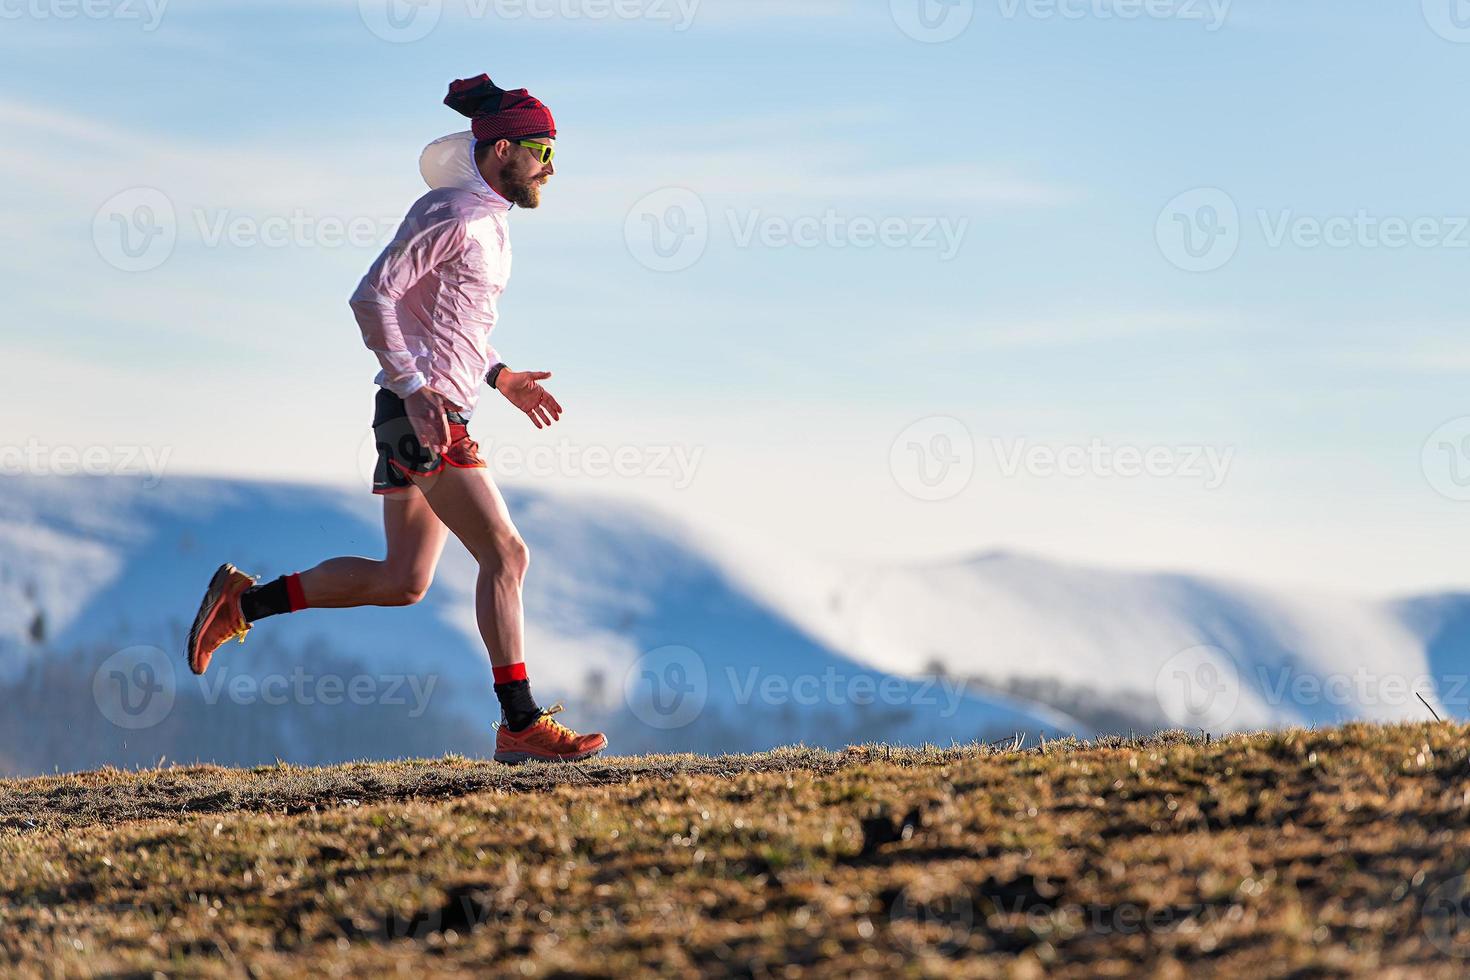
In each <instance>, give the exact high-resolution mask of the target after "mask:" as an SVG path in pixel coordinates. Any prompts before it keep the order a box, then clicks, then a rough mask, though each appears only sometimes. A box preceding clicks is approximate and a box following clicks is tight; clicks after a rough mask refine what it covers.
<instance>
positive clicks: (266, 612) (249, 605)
mask: <svg viewBox="0 0 1470 980" xmlns="http://www.w3.org/2000/svg"><path fill="white" fill-rule="evenodd" d="M240 611H241V612H243V613H244V614H245V622H247V623H253V622H255V621H256V620H257V619H264V618H265V617H267V616H277V615H280V614H281V613H288V612H290V611H291V596H290V594H289V593H288V592H287V591H286V576H284V575H282V576H281V577H280V578H278V579H276V580H275V581H274V582H267V583H265V584H264V585H254V586H251V587H250V588H248V589H246V590H245V591H244V592H242V593H240Z"/></svg>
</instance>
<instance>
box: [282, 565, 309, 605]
mask: <svg viewBox="0 0 1470 980" xmlns="http://www.w3.org/2000/svg"><path fill="white" fill-rule="evenodd" d="M286 599H287V600H288V601H289V602H290V603H291V611H292V612H300V611H301V610H303V609H305V608H307V605H306V593H305V592H304V591H302V588H301V573H299V572H295V573H292V574H290V575H287V576H286Z"/></svg>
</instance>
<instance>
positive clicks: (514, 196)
mask: <svg viewBox="0 0 1470 980" xmlns="http://www.w3.org/2000/svg"><path fill="white" fill-rule="evenodd" d="M554 172H555V171H554V170H553V168H552V166H551V164H549V163H546V164H543V163H541V162H540V161H539V160H537V159H536V157H535V155H534V154H533V153H532V152H531V151H530V150H528V149H526V148H525V147H515V148H514V149H513V151H512V152H511V157H510V159H509V160H508V161H506V164H505V168H504V169H503V170H501V172H500V179H501V181H502V182H503V183H504V184H505V192H506V193H505V196H506V199H507V200H509V201H510V202H511V203H512V204H514V205H516V206H517V207H522V208H535V207H539V206H540V205H541V188H542V186H543V185H544V184H545V183H546V182H547V181H548V180H550V179H551V175H552V174H553V173H554Z"/></svg>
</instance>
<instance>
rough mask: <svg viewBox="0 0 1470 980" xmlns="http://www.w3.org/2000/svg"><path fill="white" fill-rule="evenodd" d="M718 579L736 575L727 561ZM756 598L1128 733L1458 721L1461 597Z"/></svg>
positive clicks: (1167, 578)
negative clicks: (1107, 713) (1110, 710)
mask: <svg viewBox="0 0 1470 980" xmlns="http://www.w3.org/2000/svg"><path fill="white" fill-rule="evenodd" d="M731 567H732V573H733V574H735V575H737V576H739V575H741V572H740V571H739V569H740V568H741V567H743V566H742V563H741V562H740V561H738V560H736V561H734V562H732V566H731ZM750 581H751V582H752V583H755V582H758V581H760V577H759V576H757V575H754V574H752V575H751V576H750ZM765 594H766V597H767V598H768V599H769V600H770V601H771V602H773V603H774V604H776V605H777V606H778V607H779V608H782V609H783V610H784V611H785V612H786V613H787V614H788V615H790V616H791V617H792V618H793V620H795V621H796V622H798V623H800V624H801V625H802V626H803V627H805V628H806V629H808V630H809V631H811V632H812V634H813V635H815V636H818V637H820V638H822V639H823V640H825V641H826V642H827V643H828V644H829V645H832V646H834V647H836V648H838V649H842V650H845V651H847V652H849V653H850V654H852V655H853V656H854V657H856V658H857V659H859V660H860V661H862V662H864V663H867V664H869V665H871V666H873V667H875V668H877V669H883V670H891V671H895V672H898V673H910V672H917V671H924V670H932V669H935V668H936V667H942V668H943V669H945V670H947V671H949V672H950V673H953V674H959V675H964V676H970V677H980V678H986V679H988V680H989V681H990V682H992V683H994V684H995V685H997V686H1001V687H1004V688H1007V689H1010V690H1020V691H1027V692H1031V693H1033V695H1034V694H1036V693H1038V692H1043V691H1052V692H1060V693H1062V694H1063V695H1065V698H1064V699H1063V703H1064V704H1066V705H1075V704H1078V703H1082V702H1088V703H1091V702H1096V703H1097V704H1101V705H1105V706H1111V707H1114V708H1117V709H1118V710H1119V711H1121V712H1122V713H1123V714H1124V715H1125V716H1127V717H1129V718H1133V719H1137V721H1138V723H1139V724H1149V723H1152V724H1165V723H1167V724H1174V725H1180V726H1186V727H1202V728H1206V729H1210V730H1215V731H1225V730H1242V729H1251V728H1257V727H1279V726H1284V725H1294V724H1327V723H1333V722H1338V721H1343V720H1348V719H1374V720H1393V719H1412V720H1424V719H1427V718H1428V717H1429V713H1428V710H1427V709H1426V708H1425V706H1424V704H1423V703H1422V702H1421V701H1420V700H1419V699H1418V696H1417V695H1419V694H1422V695H1423V696H1424V698H1425V699H1426V700H1427V701H1428V702H1429V703H1430V704H1432V705H1434V706H1435V708H1436V709H1437V710H1439V712H1440V713H1441V714H1442V715H1443V714H1445V713H1446V711H1447V710H1448V712H1449V713H1450V714H1453V715H1455V716H1457V717H1470V703H1467V701H1470V690H1467V688H1470V685H1467V684H1466V680H1467V676H1470V597H1467V596H1463V595H1446V596H1439V597H1435V598H1433V599H1423V600H1410V601H1406V602H1401V603H1388V602H1367V601H1359V600H1350V599H1343V598H1337V597H1332V596H1321V595H1312V594H1295V593H1293V594H1283V593H1273V592H1267V591H1265V590H1262V589H1258V588H1252V587H1250V586H1247V585H1242V584H1238V583H1230V582H1222V581H1216V580H1212V579H1208V578H1202V577H1193V576H1187V575H1173V574H1140V573H1132V572H1120V571H1109V570H1102V569H1096V568H1085V567H1079V566H1074V565H1067V564H1061V563H1057V562H1051V561H1045V560H1040V559H1036V558H1030V557H1026V556H1023V555H1016V554H1007V553H995V554H986V555H981V556H978V557H975V558H972V559H969V560H963V561H950V562H936V563H932V564H923V565H915V566H907V567H887V568H873V569H866V570H854V569H852V568H830V567H829V568H825V569H823V568H821V567H820V566H817V565H814V564H813V565H810V566H808V567H806V568H805V569H803V575H802V581H801V582H800V583H796V582H792V581H784V582H783V583H782V584H781V586H780V587H773V588H771V589H769V590H766V591H765ZM1048 700H1052V701H1053V703H1057V701H1056V700H1055V699H1052V698H1048ZM1084 715H1085V713H1084Z"/></svg>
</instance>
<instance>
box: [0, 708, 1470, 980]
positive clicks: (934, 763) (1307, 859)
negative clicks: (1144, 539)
mask: <svg viewBox="0 0 1470 980" xmlns="http://www.w3.org/2000/svg"><path fill="white" fill-rule="evenodd" d="M1467 735H1470V730H1467V729H1466V728H1465V727H1461V726H1455V725H1415V726H1402V727H1389V728H1380V727H1372V726H1350V727H1347V728H1342V729H1332V730H1323V731H1296V732H1288V733H1281V734H1274V735H1259V736H1250V737H1238V738H1231V739H1226V740H1223V741H1214V742H1204V741H1201V740H1199V739H1193V738H1190V737H1188V736H1183V735H1178V734H1175V735H1164V736H1159V737H1156V738H1153V739H1148V740H1142V741H1137V742H1130V741H1122V740H1114V741H1111V742H1105V743H1099V744H1095V745H1077V744H1074V743H1061V744H1053V745H1048V746H1046V747H1045V749H1044V750H1038V749H1035V748H1032V749H1022V750H1013V749H996V748H990V747H986V746H972V747H967V748H957V749H944V750H938V749H928V750H903V749H891V750H890V749H885V748H874V747H864V748H858V749H852V750H849V751H847V752H845V753H828V752H820V751H813V750H806V749H793V750H787V751H782V752H776V753H772V754H768V755H760V756H731V757H725V758H719V759H706V758H695V757H685V756H678V757H657V758H639V759H616V758H614V759H609V760H607V761H602V762H594V763H590V764H587V765H582V766H576V767H540V766H532V767H525V768H522V769H518V770H517V769H508V768H506V767H503V766H500V765H497V764H495V763H484V762H470V761H465V760H457V759H446V760H440V761H433V762H415V763H386V764H363V765H353V766H341V767H334V768H329V769H301V768H294V767H288V766H278V767H267V768H262V769H256V770H248V771H247V770H239V771H236V770H226V769H220V768H216V767H194V768H173V769H162V770H157V771H146V772H137V773H125V772H118V771H115V770H112V771H104V772H97V773H87V774H79V775H69V776H57V777H47V778H42V779H31V780H17V781H8V782H0V973H16V974H19V975H21V976H44V975H52V974H63V975H98V974H106V975H133V974H138V975H148V974H149V973H150V972H151V971H155V970H162V971H165V972H167V973H169V974H174V975H179V974H182V975H208V976H215V975H218V976H237V975H242V974H254V975H261V976H289V975H301V974H307V973H310V974H332V973H336V974H349V975H376V974H381V973H394V972H399V973H404V974H411V975H416V976H425V975H441V974H451V975H465V976H479V975H484V974H486V973H494V974H510V975H530V976H544V975H562V976H564V975H572V974H594V975H612V974H623V973H628V972H661V973H669V974H680V975H684V974H688V973H690V972H702V973H712V974H726V973H734V974H739V975H763V976H764V975H784V974H788V973H800V972H803V971H805V970H815V969H818V968H819V969H820V970H821V971H822V972H824V973H828V974H834V975H843V974H871V975H877V974H911V975H930V974H934V975H940V974H944V975H952V974H964V975H974V976H1018V977H1020V976H1025V977H1032V976H1034V977H1039V976H1043V975H1046V976H1061V977H1073V976H1075V977H1094V976H1119V977H1124V976H1163V977H1180V978H1184V977H1194V976H1201V975H1204V976H1209V975H1231V976H1239V975H1255V976H1262V977H1264V976H1299V977H1326V976H1339V975H1348V974H1373V975H1376V976H1384V975H1388V976H1393V975H1399V976H1404V977H1410V976H1413V977H1422V976H1445V977H1449V976H1463V975H1465V973H1466V972H1467V966H1470V958H1466V957H1470V922H1467V917H1466V916H1465V915H1464V914H1462V913H1464V912H1467V911H1470V905H1467V904H1466V903H1465V902H1464V898H1465V889H1464V885H1465V879H1464V878H1463V877H1461V876H1463V875H1464V874H1465V872H1466V870H1467V868H1470V782H1467V776H1470V740H1467Z"/></svg>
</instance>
